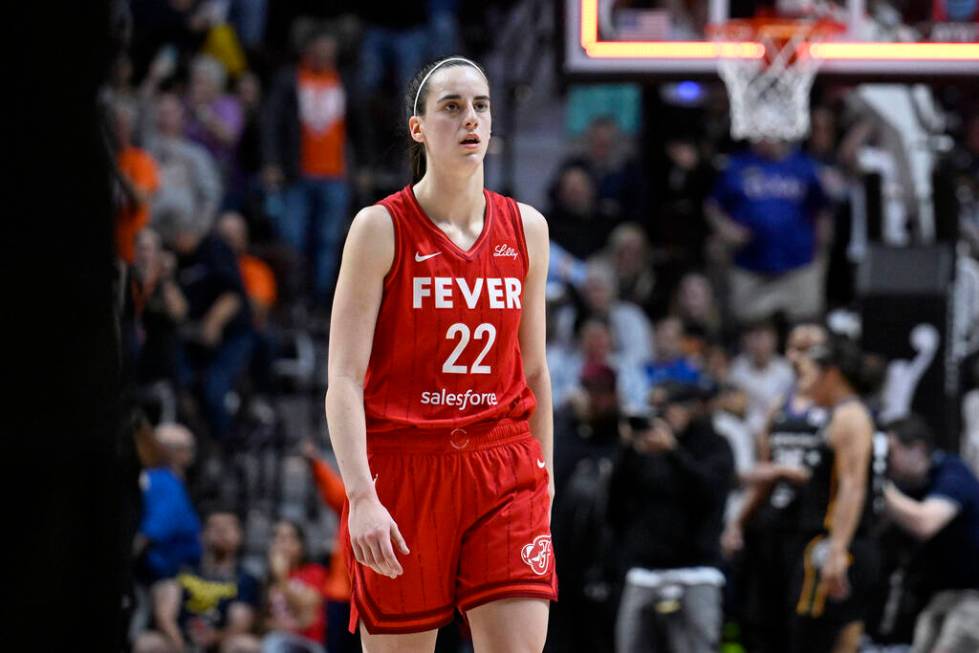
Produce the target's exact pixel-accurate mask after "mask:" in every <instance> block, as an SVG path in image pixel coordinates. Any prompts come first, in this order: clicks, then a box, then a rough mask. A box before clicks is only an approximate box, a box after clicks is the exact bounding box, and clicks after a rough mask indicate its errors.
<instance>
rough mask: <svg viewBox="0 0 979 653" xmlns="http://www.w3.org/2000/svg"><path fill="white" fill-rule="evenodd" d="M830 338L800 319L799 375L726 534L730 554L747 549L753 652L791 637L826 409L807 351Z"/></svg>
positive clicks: (791, 354) (790, 352)
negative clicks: (798, 539) (803, 525)
mask: <svg viewBox="0 0 979 653" xmlns="http://www.w3.org/2000/svg"><path fill="white" fill-rule="evenodd" d="M825 342H826V329H825V328H824V327H823V326H822V325H820V324H814V323H805V324H799V325H796V326H795V327H794V328H793V329H792V331H791V332H790V333H789V338H788V342H787V345H786V357H787V358H788V359H789V362H791V363H792V368H793V371H794V372H795V375H796V382H795V386H794V387H793V389H792V391H791V392H789V394H788V395H787V396H786V397H785V398H784V399H783V400H782V401H781V402H780V403H779V404H778V405H777V406H776V407H775V409H774V410H773V411H772V412H771V415H770V416H769V420H768V426H767V428H766V431H765V433H763V434H762V436H761V437H760V438H759V440H758V459H759V461H760V462H759V463H758V464H757V465H756V466H755V468H754V469H753V470H752V471H751V473H750V476H749V477H748V478H747V479H746V482H747V483H748V491H747V496H746V497H745V502H744V504H743V506H742V508H741V510H740V512H739V513H738V515H737V516H736V517H735V518H734V519H733V520H731V522H730V523H729V524H728V526H727V528H726V529H725V532H724V535H723V537H722V540H721V542H722V545H723V547H724V550H725V552H726V553H727V554H728V555H733V554H734V553H736V552H737V551H739V550H741V549H742V547H743V549H744V554H743V556H742V557H741V574H740V576H741V577H743V578H744V588H743V591H744V597H745V609H744V630H745V642H746V644H748V646H749V648H750V650H751V651H754V652H755V653H782V652H783V651H785V645H786V641H787V640H788V624H789V621H790V620H789V616H790V614H791V613H790V610H789V606H788V603H787V601H786V597H787V596H788V594H789V583H790V579H791V576H792V572H793V566H794V563H795V558H796V546H795V536H796V533H797V531H798V521H799V502H798V500H797V498H798V488H799V486H800V485H803V484H804V483H806V482H807V481H808V480H809V477H810V475H811V470H810V469H809V467H808V464H807V461H811V460H812V459H813V458H812V456H810V455H808V454H809V453H810V452H811V451H814V450H816V449H818V448H819V447H820V445H821V443H822V430H823V428H824V426H825V425H826V418H827V411H826V409H825V408H823V407H821V406H816V405H815V403H814V402H813V400H812V397H811V396H810V395H809V390H810V388H811V386H812V384H813V382H814V381H815V378H816V376H817V373H818V370H817V368H816V367H815V366H814V365H813V363H812V361H811V360H810V359H809V357H808V352H809V350H810V349H811V348H812V347H814V346H816V345H822V344H824V343H825Z"/></svg>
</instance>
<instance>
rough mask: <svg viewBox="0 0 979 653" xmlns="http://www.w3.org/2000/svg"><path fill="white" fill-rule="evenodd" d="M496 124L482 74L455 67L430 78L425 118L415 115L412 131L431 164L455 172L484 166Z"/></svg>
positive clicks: (412, 119) (443, 70)
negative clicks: (422, 145) (494, 123)
mask: <svg viewBox="0 0 979 653" xmlns="http://www.w3.org/2000/svg"><path fill="white" fill-rule="evenodd" d="M492 122H493V119H492V116H491V115H490V99H489V86H488V85H487V83H486V79H485V78H484V77H483V75H482V73H480V72H479V71H478V70H477V69H475V68H473V67H472V66H452V67H449V68H441V69H439V70H436V71H435V73H434V74H433V75H432V76H431V78H429V81H428V94H427V96H426V98H425V112H424V115H422V116H413V117H412V118H411V119H410V121H409V129H410V131H411V137H412V138H413V139H414V140H416V141H418V142H420V143H424V144H425V151H426V157H427V162H428V163H429V164H430V165H432V166H433V167H438V166H440V165H442V166H445V167H446V169H449V170H451V169H460V166H466V167H468V166H478V165H481V164H482V162H483V157H485V156H486V148H487V146H488V145H489V140H490V133H491V131H492ZM462 169H465V168H462Z"/></svg>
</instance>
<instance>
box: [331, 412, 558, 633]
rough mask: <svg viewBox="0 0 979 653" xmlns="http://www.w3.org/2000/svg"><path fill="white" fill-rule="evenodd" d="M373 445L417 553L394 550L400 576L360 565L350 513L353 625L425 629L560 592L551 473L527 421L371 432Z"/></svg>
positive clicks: (383, 484) (382, 492)
mask: <svg viewBox="0 0 979 653" xmlns="http://www.w3.org/2000/svg"><path fill="white" fill-rule="evenodd" d="M367 448H368V460H369V462H370V468H371V472H372V474H374V475H375V476H376V478H377V481H376V483H375V487H376V488H377V494H378V497H379V498H380V500H381V503H382V504H383V505H384V507H385V508H387V509H388V511H389V512H390V513H391V516H392V517H393V518H394V520H395V522H397V524H398V528H399V529H400V530H401V534H402V535H403V536H404V538H405V542H406V543H407V544H408V548H409V549H410V550H411V553H410V554H408V555H403V554H401V553H400V552H397V556H398V560H399V561H400V562H401V566H402V568H403V569H404V573H403V574H402V575H401V576H399V577H398V578H395V579H391V578H388V577H387V576H382V575H380V574H377V573H375V572H374V571H372V570H371V569H370V568H368V567H365V566H363V565H361V564H359V563H357V562H356V561H355V560H354V558H353V552H352V550H351V548H350V538H349V535H348V534H347V532H346V525H347V511H346V509H345V510H344V514H343V517H342V521H341V527H342V532H341V537H342V540H341V541H342V542H343V544H344V546H345V547H346V555H347V561H348V565H349V569H350V570H351V576H352V580H353V597H352V609H351V617H350V629H351V631H354V630H355V629H356V627H357V622H358V620H361V621H363V623H364V626H365V627H366V628H367V631H368V632H370V633H372V634H376V633H413V632H422V631H426V630H431V629H434V628H439V627H441V626H444V625H445V624H447V623H449V622H451V621H452V619H453V616H454V613H455V611H456V610H459V611H460V612H462V613H463V614H465V612H466V611H467V610H470V609H472V608H474V607H476V606H479V605H483V604H485V603H489V602H491V601H495V600H498V599H504V598H519V597H524V598H536V599H546V600H554V599H556V598H557V575H556V574H555V572H554V554H553V551H552V550H551V529H550V499H549V497H548V494H547V481H548V478H547V470H546V469H545V468H544V459H543V456H542V455H541V449H540V445H539V443H538V441H537V440H536V439H535V438H534V437H533V436H532V435H531V434H530V431H529V429H528V427H527V424H526V422H523V423H502V424H500V425H498V426H496V427H495V428H493V429H492V430H491V431H489V432H484V433H482V434H479V435H474V434H470V433H467V432H466V431H464V430H462V429H457V430H456V431H454V432H453V433H452V434H451V435H450V434H449V433H447V432H444V431H443V432H439V433H437V434H436V433H431V434H421V435H419V434H417V433H411V434H405V433H400V434H397V433H396V434H380V435H379V434H373V435H371V436H369V438H368V447H367ZM395 551H397V547H395Z"/></svg>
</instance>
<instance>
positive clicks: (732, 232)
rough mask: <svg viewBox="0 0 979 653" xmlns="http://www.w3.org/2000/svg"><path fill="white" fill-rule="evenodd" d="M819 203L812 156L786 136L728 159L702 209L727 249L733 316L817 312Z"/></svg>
mask: <svg viewBox="0 0 979 653" xmlns="http://www.w3.org/2000/svg"><path fill="white" fill-rule="evenodd" d="M826 208H827V200H826V196H825V194H824V192H823V188H822V185H821V182H820V179H819V170H818V167H817V164H816V162H815V161H814V160H813V159H812V158H811V157H809V156H808V155H807V154H805V153H803V152H800V151H798V150H795V149H793V148H792V147H790V146H789V145H788V144H787V143H784V142H777V141H762V142H760V143H756V144H755V145H754V146H753V147H752V149H751V150H749V151H747V152H744V153H742V154H738V155H735V156H733V157H732V158H731V160H730V163H729V165H728V167H727V169H726V170H725V171H724V172H723V173H722V174H721V176H720V178H719V179H718V181H717V183H716V185H715V186H714V190H713V193H712V194H711V196H710V198H709V199H708V201H707V203H706V205H705V210H706V213H707V217H708V221H709V222H710V223H711V225H712V227H713V229H714V232H715V234H716V236H717V237H718V239H719V240H720V241H721V242H722V243H724V244H726V245H727V246H728V247H729V248H730V249H731V250H733V253H734V266H733V267H732V269H731V271H730V280H731V288H730V307H731V312H732V313H733V314H734V316H735V317H736V318H737V319H738V320H739V321H752V320H757V319H759V318H762V317H765V316H767V315H771V314H774V313H776V312H779V311H781V312H784V313H785V314H786V315H787V316H788V317H789V318H790V319H792V320H800V319H805V318H810V317H812V316H814V315H818V314H819V313H821V312H822V309H823V304H824V297H823V294H824V293H823V276H824V270H823V268H824V265H823V263H822V261H821V258H820V256H819V254H820V251H819V250H820V249H821V247H822V246H823V245H825V244H828V240H829V237H828V225H829V224H830V222H829V220H830V218H829V214H828V212H827V210H826Z"/></svg>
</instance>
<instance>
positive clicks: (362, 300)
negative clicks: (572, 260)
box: [326, 57, 556, 653]
mask: <svg viewBox="0 0 979 653" xmlns="http://www.w3.org/2000/svg"><path fill="white" fill-rule="evenodd" d="M406 108H407V113H408V115H409V118H408V130H409V135H410V137H411V139H412V147H413V148H414V151H413V153H412V154H413V159H414V161H413V163H415V164H417V165H416V166H415V170H414V172H415V183H414V184H412V185H409V186H407V187H405V188H404V189H403V190H401V191H400V192H398V193H395V194H394V195H391V196H389V197H387V198H385V199H384V200H382V201H381V202H380V203H379V204H377V205H374V206H370V207H367V208H365V209H363V210H362V211H360V213H358V214H357V216H356V217H355V218H354V221H353V225H352V226H351V229H350V234H349V236H348V238H347V243H346V245H345V248H344V253H343V261H342V263H341V268H340V275H339V280H338V284H337V290H336V297H335V300H334V304H333V316H332V322H331V329H330V354H329V355H330V359H329V390H328V391H327V395H326V415H327V421H328V423H329V427H330V437H331V439H332V442H333V448H334V451H335V452H336V456H337V462H338V464H339V467H340V471H341V474H342V476H343V481H344V485H345V487H346V491H347V499H348V501H347V507H346V510H345V514H344V519H343V521H342V527H345V528H346V533H345V534H344V539H343V541H344V542H345V544H346V546H348V547H349V554H350V555H351V557H352V558H353V560H352V561H351V562H352V564H351V570H352V576H353V600H352V610H351V628H354V627H355V625H356V624H357V623H359V624H360V629H361V635H362V641H363V643H364V647H365V650H366V651H368V652H369V653H377V652H386V651H395V650H397V651H412V652H413V651H425V652H430V651H432V650H433V649H434V646H435V638H436V632H437V629H438V628H439V627H440V626H443V625H445V624H447V623H449V622H450V621H451V620H452V618H453V615H454V612H455V611H456V610H459V611H460V612H462V613H463V614H464V615H465V616H466V618H467V620H468V622H469V626H470V628H471V631H472V635H473V643H474V646H475V650H476V652H477V653H493V652H500V653H503V652H506V653H520V652H527V653H530V652H537V651H541V650H542V649H543V646H544V640H545V637H546V633H547V616H548V607H549V603H548V602H549V601H550V600H552V599H554V598H555V597H556V578H555V574H554V556H553V553H552V550H551V533H550V506H551V497H552V496H553V482H552V480H551V478H552V475H551V469H552V436H553V433H552V431H553V424H552V408H551V386H550V380H549V375H548V370H547V365H546V362H545V350H544V339H545V336H544V286H545V277H546V273H547V265H548V234H547V224H546V222H545V221H544V218H543V216H541V214H540V213H538V212H537V211H536V210H535V209H533V208H531V207H529V206H526V205H524V204H518V203H517V202H515V201H514V200H512V199H510V198H506V197H503V196H500V195H498V194H496V193H493V192H491V191H488V190H486V189H485V188H484V186H483V158H484V156H485V154H486V148H487V145H488V144H489V140H490V133H491V127H492V117H491V113H490V98H489V84H488V82H487V79H486V76H485V74H484V73H483V71H482V69H481V68H480V67H479V66H478V65H476V64H475V63H473V62H472V61H470V60H468V59H464V58H462V57H449V58H447V59H443V60H441V61H439V62H436V63H434V64H431V65H429V66H428V67H426V68H425V69H423V70H422V71H420V72H419V73H418V75H417V76H416V78H415V79H414V80H413V82H412V84H411V85H409V91H408V96H407V98H406ZM354 561H355V562H354Z"/></svg>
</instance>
